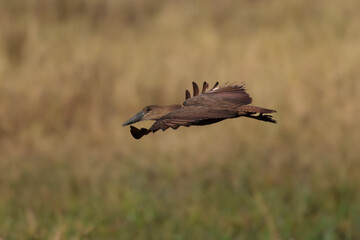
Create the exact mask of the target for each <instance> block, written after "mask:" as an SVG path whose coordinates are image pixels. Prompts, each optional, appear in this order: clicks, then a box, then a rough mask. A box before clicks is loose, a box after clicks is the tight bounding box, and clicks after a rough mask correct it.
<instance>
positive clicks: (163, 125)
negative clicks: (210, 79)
mask: <svg viewBox="0 0 360 240" xmlns="http://www.w3.org/2000/svg"><path fill="white" fill-rule="evenodd" d="M236 115H237V112H236V111H234V110H232V109H213V108H209V107H208V106H201V105H193V106H184V107H182V108H180V109H177V110H175V111H173V112H170V113H169V114H167V115H165V116H163V117H162V118H160V119H158V120H157V121H156V122H155V123H154V124H153V126H152V127H151V128H150V129H149V130H150V131H152V132H155V131H157V130H159V129H162V130H163V131H165V130H166V129H168V128H169V127H170V128H173V129H177V128H178V127H180V126H185V127H189V126H191V125H206V124H211V123H215V122H219V121H221V120H224V119H226V118H231V117H235V116H236Z"/></svg>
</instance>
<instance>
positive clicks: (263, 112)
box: [237, 105, 276, 123]
mask: <svg viewBox="0 0 360 240" xmlns="http://www.w3.org/2000/svg"><path fill="white" fill-rule="evenodd" d="M237 112H238V114H239V115H241V116H244V117H248V118H253V119H257V120H260V121H265V122H272V123H276V120H274V119H273V118H272V115H269V114H270V113H275V112H276V110H273V109H268V108H262V107H255V106H249V105H244V106H240V107H239V108H238V109H237ZM256 113H259V115H257V116H254V114H256Z"/></svg>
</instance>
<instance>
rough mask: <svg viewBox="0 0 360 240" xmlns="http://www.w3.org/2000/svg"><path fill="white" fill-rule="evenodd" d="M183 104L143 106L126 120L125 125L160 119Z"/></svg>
mask: <svg viewBox="0 0 360 240" xmlns="http://www.w3.org/2000/svg"><path fill="white" fill-rule="evenodd" d="M180 107H181V105H170V106H160V105H149V106H146V107H144V108H143V110H141V111H140V112H138V113H137V114H135V115H134V116H133V117H132V118H130V119H129V120H127V121H126V122H124V124H123V127H124V126H127V125H129V124H133V123H136V122H140V121H144V120H158V119H159V118H161V117H163V116H165V115H166V114H168V113H169V112H171V111H173V110H175V109H177V108H180Z"/></svg>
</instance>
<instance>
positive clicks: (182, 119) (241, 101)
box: [123, 82, 276, 139]
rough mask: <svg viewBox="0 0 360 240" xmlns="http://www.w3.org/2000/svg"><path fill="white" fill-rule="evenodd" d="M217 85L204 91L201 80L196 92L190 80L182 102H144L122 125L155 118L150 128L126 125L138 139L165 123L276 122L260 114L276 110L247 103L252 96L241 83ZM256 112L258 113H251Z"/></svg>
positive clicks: (269, 116) (188, 124)
mask: <svg viewBox="0 0 360 240" xmlns="http://www.w3.org/2000/svg"><path fill="white" fill-rule="evenodd" d="M217 86H218V83H216V84H215V86H214V87H213V88H212V89H211V90H209V91H207V89H208V84H207V83H206V82H204V84H203V89H202V92H201V94H199V87H198V86H197V84H196V83H194V82H193V93H194V94H193V97H191V95H190V92H189V91H188V90H186V100H185V101H184V102H183V104H182V105H169V106H159V105H150V106H147V107H145V108H144V109H143V110H142V111H141V112H139V113H138V114H136V115H135V116H134V117H132V118H131V119H130V120H128V121H127V122H125V123H124V124H123V126H126V125H129V124H132V123H135V122H138V121H142V120H155V123H154V124H153V125H152V126H151V128H150V129H145V128H142V129H137V128H136V127H133V126H130V128H131V134H132V135H133V137H134V138H136V139H139V138H141V137H142V136H144V135H146V134H148V133H150V132H156V131H158V130H159V129H161V130H163V131H165V130H166V129H168V128H169V127H170V128H173V129H177V128H178V127H180V126H186V127H189V126H191V125H198V126H199V125H208V124H213V123H216V122H220V121H222V120H224V119H228V118H236V117H241V116H244V117H250V118H254V119H257V120H261V121H266V122H273V123H276V121H275V120H273V119H272V116H271V115H264V114H269V113H273V112H276V111H275V110H272V109H266V108H261V107H255V106H250V105H249V104H250V103H251V102H252V99H251V97H250V96H249V95H248V94H247V93H246V92H245V89H244V86H243V85H225V86H222V87H217ZM256 113H259V115H258V116H255V115H254V114H256Z"/></svg>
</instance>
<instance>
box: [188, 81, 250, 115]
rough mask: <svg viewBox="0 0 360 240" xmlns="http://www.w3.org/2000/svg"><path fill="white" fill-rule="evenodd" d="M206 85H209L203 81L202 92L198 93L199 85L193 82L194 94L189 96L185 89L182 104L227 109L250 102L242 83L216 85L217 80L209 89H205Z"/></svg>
mask: <svg viewBox="0 0 360 240" xmlns="http://www.w3.org/2000/svg"><path fill="white" fill-rule="evenodd" d="M208 86H209V85H208V84H207V83H206V82H204V84H203V90H202V93H201V94H198V93H199V87H198V86H197V84H196V83H194V82H193V88H194V95H193V97H191V96H190V92H189V91H188V90H186V100H185V101H184V102H183V105H184V106H191V105H199V106H200V105H201V106H208V107H210V108H214V109H222V108H225V109H228V108H235V107H239V106H242V105H247V104H250V103H251V102H252V99H251V97H250V96H249V94H247V93H246V92H245V87H244V85H225V86H221V87H218V82H217V83H216V84H215V86H214V87H213V88H212V89H211V90H209V91H207V88H208Z"/></svg>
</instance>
